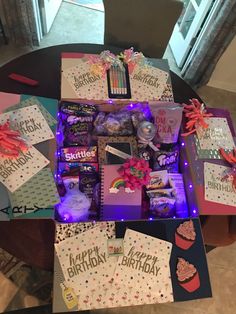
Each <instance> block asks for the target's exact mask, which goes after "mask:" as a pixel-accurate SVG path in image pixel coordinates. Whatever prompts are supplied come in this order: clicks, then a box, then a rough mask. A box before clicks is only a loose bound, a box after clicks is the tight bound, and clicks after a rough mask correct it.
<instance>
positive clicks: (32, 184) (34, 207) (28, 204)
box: [9, 168, 60, 218]
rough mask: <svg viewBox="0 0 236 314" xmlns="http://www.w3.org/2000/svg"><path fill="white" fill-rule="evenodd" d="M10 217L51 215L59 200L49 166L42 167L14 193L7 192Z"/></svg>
mask: <svg viewBox="0 0 236 314" xmlns="http://www.w3.org/2000/svg"><path fill="white" fill-rule="evenodd" d="M9 197H10V203H11V208H12V218H17V217H18V218H19V217H20V218H35V217H44V218H46V217H53V213H54V206H55V205H56V204H57V203H59V202H60V197H59V195H58V192H57V187H56V184H55V181H54V177H53V175H52V171H51V169H50V168H44V169H42V170H41V171H40V172H38V173H37V174H36V175H34V176H33V177H32V178H31V179H30V180H29V181H27V182H26V183H25V184H23V185H22V186H21V187H20V188H19V189H17V190H16V191H15V192H14V193H9Z"/></svg>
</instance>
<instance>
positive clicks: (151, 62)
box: [61, 48, 173, 103]
mask: <svg viewBox="0 0 236 314" xmlns="http://www.w3.org/2000/svg"><path fill="white" fill-rule="evenodd" d="M61 71H62V74H61V99H62V100H73V101H80V102H82V101H83V102H85V103H88V102H90V103H94V102H95V103H99V102H100V103H104V102H105V103H106V102H109V103H114V102H115V103H121V102H123V103H124V102H126V103H128V102H130V101H173V93H172V86H171V80H170V74H169V66H168V61H167V60H161V59H150V58H145V57H144V55H143V54H142V53H139V52H134V51H133V49H132V48H131V49H127V50H124V52H123V53H121V54H120V55H117V56H116V55H114V54H112V53H111V52H110V51H103V52H102V53H101V54H100V55H94V54H82V53H63V54H62V59H61Z"/></svg>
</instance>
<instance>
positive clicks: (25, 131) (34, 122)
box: [0, 105, 54, 145]
mask: <svg viewBox="0 0 236 314" xmlns="http://www.w3.org/2000/svg"><path fill="white" fill-rule="evenodd" d="M7 120H10V125H11V128H12V129H14V130H17V131H19V132H20V133H21V136H22V137H23V138H24V139H25V140H26V141H27V142H28V143H29V144H31V145H34V144H38V143H41V142H44V141H47V140H50V139H52V138H54V134H53V132H52V131H51V129H50V127H49V125H48V124H47V121H46V120H45V119H44V117H43V115H42V113H41V111H40V109H39V108H38V106H37V105H33V106H29V107H25V108H21V109H17V110H14V111H10V112H7V113H4V114H1V115H0V124H3V123H5V122H6V121H7Z"/></svg>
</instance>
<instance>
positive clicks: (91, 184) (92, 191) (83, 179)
mask: <svg viewBox="0 0 236 314" xmlns="http://www.w3.org/2000/svg"><path fill="white" fill-rule="evenodd" d="M79 178H80V180H79V189H80V191H81V192H83V193H84V194H85V195H86V196H87V198H88V199H89V200H90V201H91V207H90V212H92V213H94V214H97V213H98V208H99V203H100V193H99V177H98V164H91V163H90V164H89V163H84V164H80V165H79Z"/></svg>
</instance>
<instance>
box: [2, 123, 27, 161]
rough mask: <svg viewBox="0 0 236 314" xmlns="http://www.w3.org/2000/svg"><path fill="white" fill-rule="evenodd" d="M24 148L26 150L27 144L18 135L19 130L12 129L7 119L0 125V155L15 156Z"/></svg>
mask: <svg viewBox="0 0 236 314" xmlns="http://www.w3.org/2000/svg"><path fill="white" fill-rule="evenodd" d="M25 150H27V145H26V143H25V141H24V140H23V139H22V138H21V137H20V132H19V131H14V130H12V129H11V128H10V122H9V121H7V122H6V123H4V124H2V125H0V155H2V156H3V157H10V158H16V157H18V156H19V154H20V152H21V151H25Z"/></svg>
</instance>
